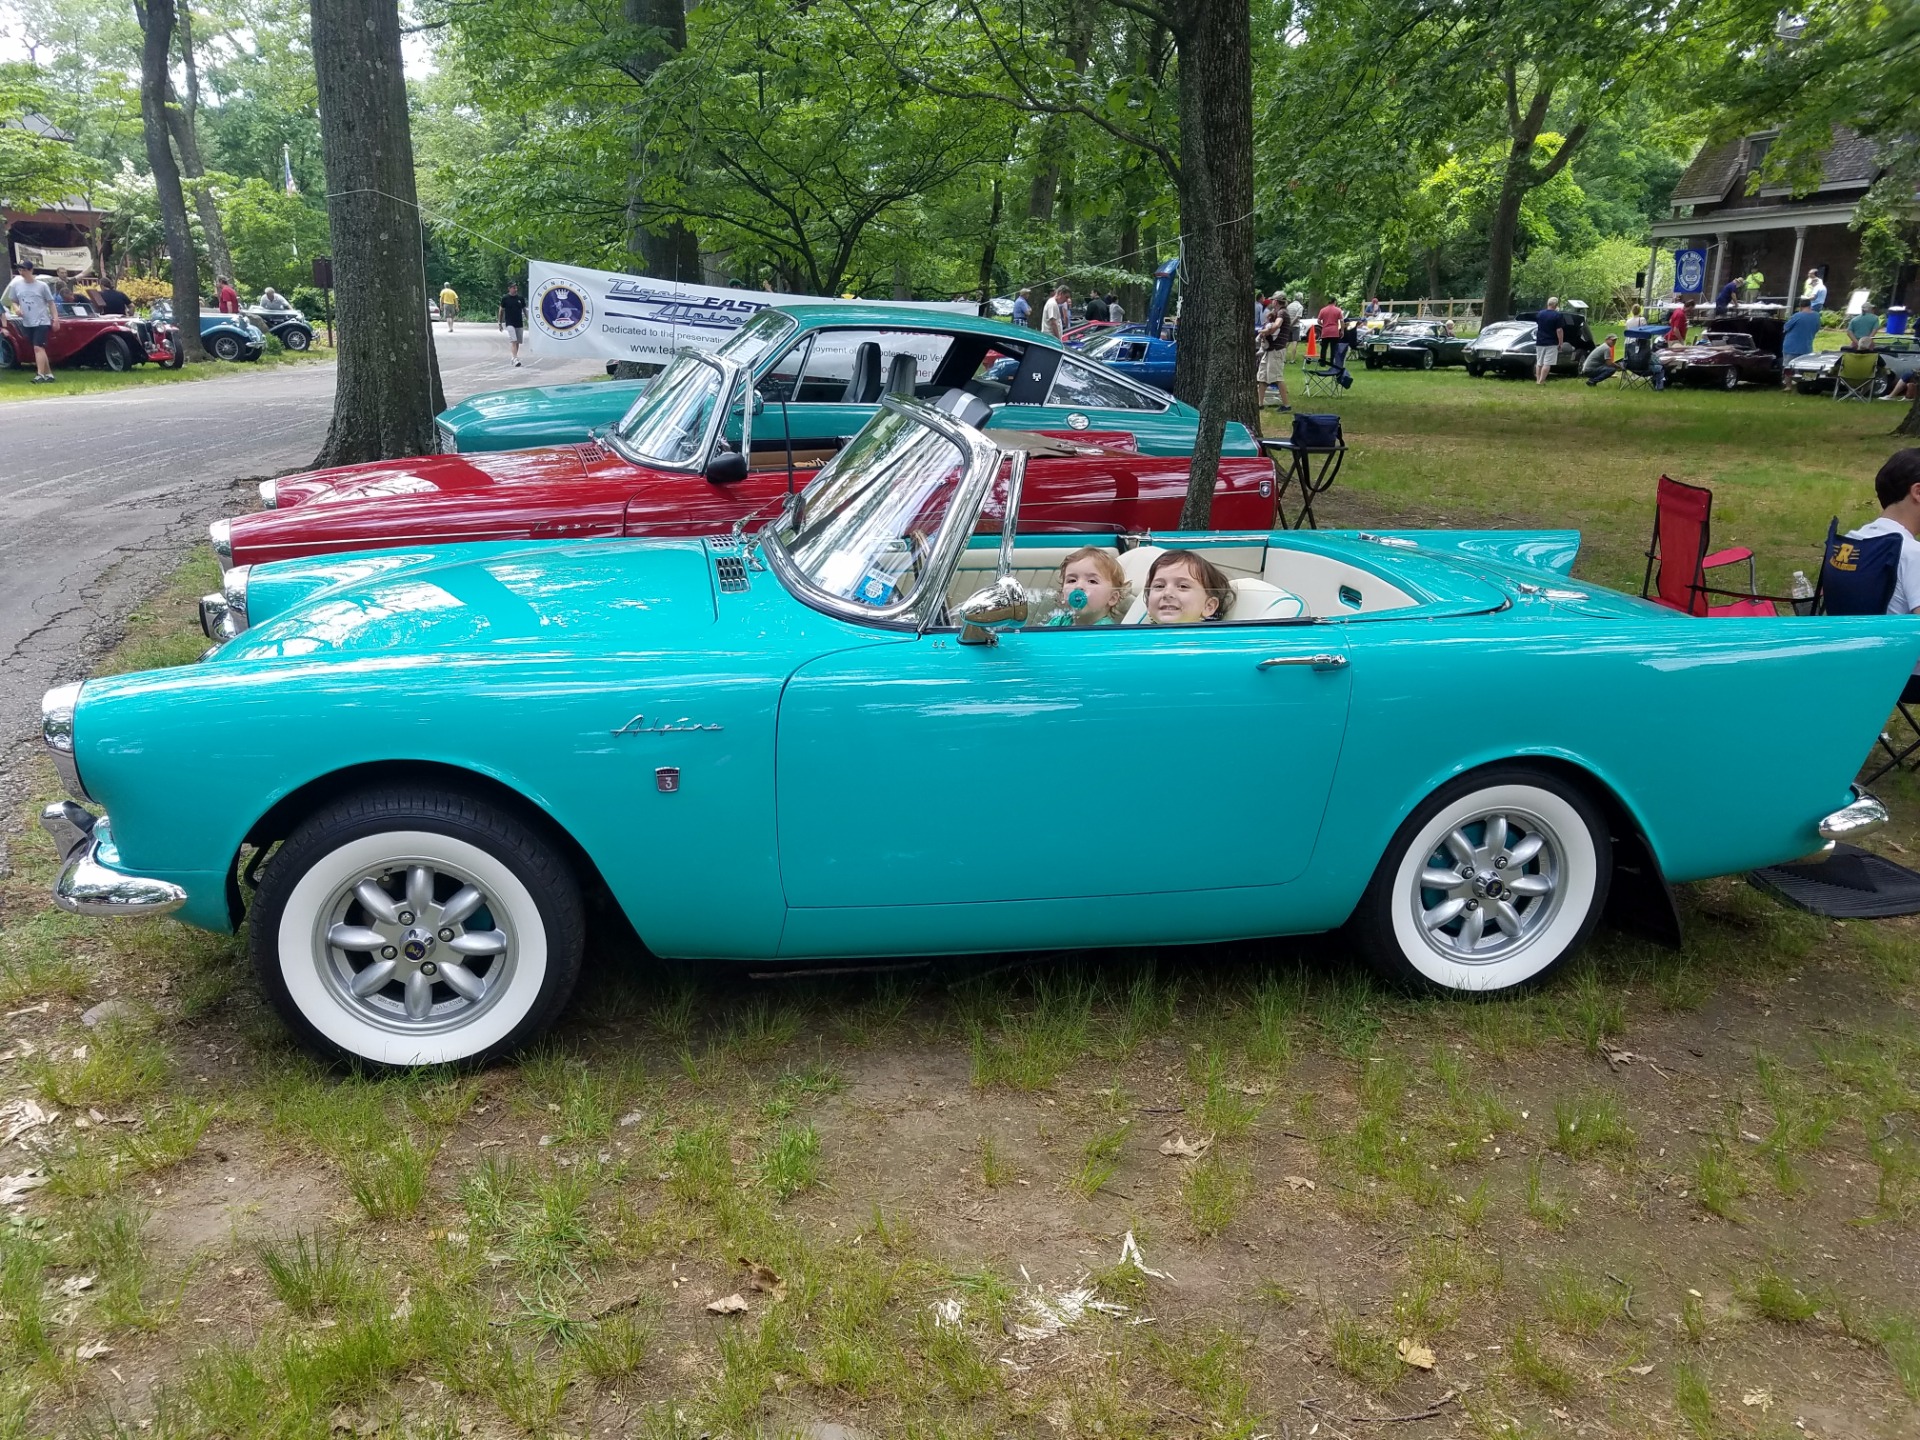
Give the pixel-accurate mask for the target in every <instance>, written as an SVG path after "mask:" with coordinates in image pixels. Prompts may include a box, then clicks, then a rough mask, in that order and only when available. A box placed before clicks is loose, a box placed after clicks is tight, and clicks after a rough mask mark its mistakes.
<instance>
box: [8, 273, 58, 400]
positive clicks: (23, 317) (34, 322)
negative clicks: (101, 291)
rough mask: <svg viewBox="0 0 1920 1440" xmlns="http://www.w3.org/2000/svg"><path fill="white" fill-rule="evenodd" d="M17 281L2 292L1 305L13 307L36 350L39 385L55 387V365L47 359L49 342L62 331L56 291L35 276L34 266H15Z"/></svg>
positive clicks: (37, 383)
mask: <svg viewBox="0 0 1920 1440" xmlns="http://www.w3.org/2000/svg"><path fill="white" fill-rule="evenodd" d="M13 268H14V271H15V274H14V277H13V279H11V280H9V281H8V282H7V288H6V289H5V290H0V305H11V306H12V307H13V313H14V314H15V315H17V316H19V317H20V330H21V333H22V334H24V335H25V336H26V338H27V344H29V345H31V346H32V347H33V370H34V375H33V381H32V383H33V384H35V385H51V384H53V361H52V360H50V359H49V358H48V357H47V342H48V341H49V340H51V339H52V338H53V332H54V331H55V330H58V329H59V328H60V315H59V307H58V306H56V305H55V304H54V303H53V287H52V286H51V285H49V284H47V282H46V281H44V280H42V279H40V278H39V277H38V276H36V275H35V274H34V273H33V266H31V265H30V264H28V263H27V262H26V261H25V260H22V261H21V262H20V263H19V264H18V265H16V266H14V267H13Z"/></svg>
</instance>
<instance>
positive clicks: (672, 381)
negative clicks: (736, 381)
mask: <svg viewBox="0 0 1920 1440" xmlns="http://www.w3.org/2000/svg"><path fill="white" fill-rule="evenodd" d="M725 383H726V379H725V372H723V371H722V370H721V368H720V367H719V366H717V365H715V364H714V363H713V362H712V361H711V360H707V359H704V358H702V357H701V356H698V355H679V356H676V357H675V358H674V360H673V362H672V363H671V364H670V365H668V366H667V368H666V369H665V370H663V371H661V372H660V375H659V378H657V379H656V380H655V381H654V382H653V383H652V384H651V385H649V386H648V387H647V389H646V393H645V394H643V395H642V396H641V397H640V398H639V399H638V400H636V401H634V402H633V408H632V409H631V410H629V411H627V413H626V416H625V417H624V418H623V419H622V420H621V421H620V423H619V424H618V425H616V426H614V427H613V431H612V435H613V439H614V441H615V443H616V445H617V446H618V448H619V450H620V452H621V453H622V454H623V455H625V456H626V457H627V458H628V459H629V460H634V461H638V462H640V463H642V464H650V465H667V466H677V467H681V468H684V467H687V466H690V465H696V464H698V463H699V461H700V458H701V456H702V455H703V454H704V453H705V451H706V448H707V432H708V430H709V428H710V427H711V426H712V424H713V421H714V412H715V410H716V409H717V408H718V403H719V399H720V387H721V386H722V385H723V384H725Z"/></svg>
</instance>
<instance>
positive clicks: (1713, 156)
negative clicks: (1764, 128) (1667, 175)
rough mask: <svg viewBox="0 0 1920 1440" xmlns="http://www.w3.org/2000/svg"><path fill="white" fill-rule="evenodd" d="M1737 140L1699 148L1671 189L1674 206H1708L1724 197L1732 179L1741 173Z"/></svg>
mask: <svg viewBox="0 0 1920 1440" xmlns="http://www.w3.org/2000/svg"><path fill="white" fill-rule="evenodd" d="M1740 145H1741V142H1740V141H1738V140H1723V141H1722V142H1721V143H1720V144H1718V145H1702V146H1701V147H1700V153H1699V154H1697V155H1695V156H1694V157H1693V163H1692V164H1690V165H1688V166H1687V168H1686V172H1685V173H1684V174H1682V175H1681V177H1680V181H1679V183H1678V184H1676V185H1675V186H1674V187H1673V203H1674V204H1675V205H1711V204H1714V203H1715V202H1717V201H1720V200H1724V199H1726V198H1727V192H1728V191H1729V190H1731V189H1732V188H1733V180H1734V177H1735V176H1736V175H1738V174H1739V173H1740Z"/></svg>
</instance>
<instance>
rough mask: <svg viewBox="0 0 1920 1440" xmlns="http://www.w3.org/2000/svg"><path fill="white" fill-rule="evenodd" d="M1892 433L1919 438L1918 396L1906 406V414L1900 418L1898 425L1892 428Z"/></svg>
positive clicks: (1919, 400) (1919, 412)
mask: <svg viewBox="0 0 1920 1440" xmlns="http://www.w3.org/2000/svg"><path fill="white" fill-rule="evenodd" d="M1893 433H1894V434H1896V435H1910V436H1920V395H1915V396H1914V397H1913V403H1912V404H1910V405H1908V406H1907V413H1906V414H1905V415H1903V416H1901V417H1900V423H1899V424H1898V425H1896V426H1895V427H1894V430H1893Z"/></svg>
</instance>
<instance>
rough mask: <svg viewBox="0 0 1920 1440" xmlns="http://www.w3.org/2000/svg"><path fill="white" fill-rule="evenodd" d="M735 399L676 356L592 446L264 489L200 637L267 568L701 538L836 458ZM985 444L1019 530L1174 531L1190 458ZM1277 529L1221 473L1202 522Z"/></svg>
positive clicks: (1080, 440) (1266, 481) (239, 609)
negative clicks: (1003, 479)
mask: <svg viewBox="0 0 1920 1440" xmlns="http://www.w3.org/2000/svg"><path fill="white" fill-rule="evenodd" d="M746 393H747V370H746V367H745V366H743V365H741V364H740V363H739V362H738V361H736V360H733V359H731V358H729V357H727V356H725V355H714V354H705V353H702V352H699V351H692V350H689V351H687V352H685V353H684V354H682V355H681V356H680V357H679V358H678V359H676V360H675V361H674V362H673V364H672V365H670V366H668V368H667V370H666V372H665V373H664V374H662V375H661V376H660V377H659V378H658V379H657V380H656V381H655V382H654V385H653V388H652V389H650V390H649V391H648V393H647V397H646V400H645V401H644V402H643V403H642V404H640V405H637V406H635V407H634V412H633V414H632V415H630V416H629V417H628V418H627V419H626V420H624V421H622V422H621V423H620V424H619V425H616V426H614V427H612V428H611V429H610V430H608V431H607V432H606V434H605V436H604V437H603V439H601V440H599V441H595V442H589V443H587V444H584V445H564V446H556V447H552V448H549V449H543V450H521V451H516V452H514V453H512V454H508V455H429V456H424V457H420V458H417V459H412V460H386V461H378V462H375V463H373V464H367V465H348V466H343V467H341V468H338V469H333V470H318V471H314V472H312V473H311V474H307V475H293V476H288V477H286V478H284V479H280V480H269V481H267V482H265V483H264V484H263V485H262V486H261V487H260V488H261V500H262V502H263V503H264V504H265V505H266V507H267V508H266V509H265V510H263V511H261V512H259V513H257V514H251V515H237V516H233V517H231V518H229V519H224V520H217V521H215V522H214V524H213V526H212V537H213V547H214V553H215V555H216V556H217V557H218V559H219V561H220V566H221V569H222V571H223V572H226V573H227V580H226V584H225V587H224V588H223V590H222V592H221V593H220V594H217V595H212V596H209V597H208V598H207V601H206V602H204V603H203V605H202V607H201V615H202V623H203V625H205V627H206V628H207V630H208V632H209V633H210V634H212V633H216V632H217V631H218V630H219V628H220V624H221V622H222V620H223V618H224V617H225V616H227V615H229V614H234V613H238V614H241V615H245V614H246V613H248V607H249V606H250V605H251V604H252V603H253V597H252V596H250V595H249V593H248V582H247V579H246V577H245V576H244V575H240V576H238V577H236V575H235V573H234V572H236V571H242V570H244V569H245V568H246V567H247V566H249V565H256V564H261V563H264V562H269V561H275V560H288V559H294V558H298V557H302V556H312V555H328V554H334V553H338V552H341V551H348V550H376V549H393V548H396V547H413V548H418V547H419V546H422V545H444V544H448V543H451V542H455V541H470V540H527V539H533V540H538V539H565V540H578V539H583V538H587V537H591V536H610V535H648V536H659V535H711V534H714V533H715V532H717V531H722V530H725V529H727V528H728V527H729V526H731V525H733V524H735V523H737V522H740V521H742V520H744V519H746V518H747V517H748V516H750V515H754V514H764V513H766V512H768V511H769V510H770V509H771V508H773V507H774V506H777V505H778V504H779V503H780V502H781V501H782V500H783V499H784V497H785V496H787V495H788V494H791V493H793V492H795V491H799V490H804V489H805V488H806V487H807V486H808V485H809V484H811V483H812V481H813V479H814V477H815V476H816V475H817V474H818V473H819V472H820V470H821V467H822V466H823V465H827V464H829V463H831V461H832V459H833V457H834V455H835V454H836V453H837V452H838V450H839V449H840V447H839V446H838V445H837V444H835V445H817V444H816V445H807V446H804V447H803V446H801V445H799V444H796V445H795V446H794V448H793V449H791V450H789V449H788V446H787V442H786V437H785V434H784V433H783V431H782V429H781V427H780V425H779V423H778V419H777V416H778V410H777V407H774V406H762V405H756V406H755V407H754V409H753V411H752V412H751V413H747V412H746V410H745V406H744V404H743V396H744V395H745V394H746ZM941 404H942V405H943V406H945V407H947V408H948V409H949V410H951V411H953V412H955V413H959V414H964V415H966V416H968V417H969V418H971V419H973V420H975V421H978V420H982V419H984V418H986V414H987V406H986V404H985V403H984V402H983V401H981V400H980V399H979V398H978V397H977V396H973V395H970V394H968V393H967V392H966V391H964V390H955V391H950V392H948V394H947V395H946V396H945V397H943V398H942V400H941ZM873 423H876V422H875V421H872V420H869V422H868V424H869V425H871V424H873ZM987 433H988V434H989V435H991V436H992V437H993V438H994V440H995V441H996V442H997V443H999V444H1000V445H1002V446H1004V447H1006V448H1007V449H1009V450H1010V451H1018V452H1020V453H1022V454H1025V455H1027V456H1028V463H1027V469H1026V474H1027V491H1026V495H1027V498H1026V506H1025V510H1024V511H1023V513H1024V514H1025V515H1026V516H1027V518H1028V520H1029V521H1030V522H1031V523H1032V524H1035V525H1045V526H1047V527H1049V528H1051V529H1053V530H1056V531H1058V530H1076V529H1078V530H1098V529H1105V530H1108V531H1114V532H1117V531H1122V530H1124V531H1131V532H1144V531H1149V530H1165V529H1173V528H1175V527H1177V526H1178V525H1179V523H1180V510H1181V507H1182V505H1184V504H1185V501H1186V495H1187V484H1188V477H1189V470H1190V465H1189V461H1188V459H1187V457H1186V456H1163V455H1142V454H1140V453H1138V451H1137V450H1135V449H1134V448H1133V441H1132V437H1131V436H1129V435H1126V434H1121V433H1106V434H1103V433H1101V432H1099V431H1093V430H1087V431H1075V430H1063V431H1061V432H1059V433H1058V434H1056V435H1052V436H1047V435H1034V434H1024V433H1021V432H1017V431H1011V430H992V431H989V432H987ZM1273 520H1274V471H1273V465H1272V462H1271V461H1269V460H1268V459H1267V458H1266V457H1265V456H1263V455H1232V456H1226V457H1223V458H1222V460H1221V462H1220V472H1219V478H1218V479H1217V481H1216V483H1215V488H1214V501H1213V524H1214V525H1215V526H1216V527H1217V528H1220V529H1230V530H1265V529H1267V528H1269V527H1270V526H1271V525H1272V524H1273Z"/></svg>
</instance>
